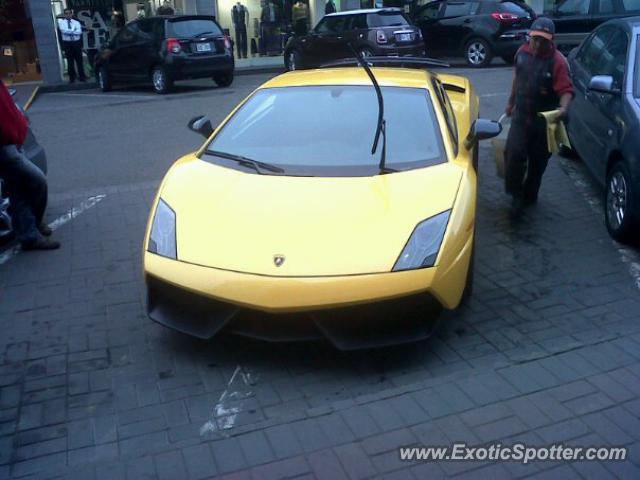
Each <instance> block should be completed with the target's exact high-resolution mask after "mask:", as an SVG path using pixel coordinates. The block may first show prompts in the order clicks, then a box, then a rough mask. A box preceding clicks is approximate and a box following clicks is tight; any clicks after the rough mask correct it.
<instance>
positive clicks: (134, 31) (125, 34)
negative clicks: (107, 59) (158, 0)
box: [115, 22, 139, 47]
mask: <svg viewBox="0 0 640 480" xmlns="http://www.w3.org/2000/svg"><path fill="white" fill-rule="evenodd" d="M138 31H139V30H138V22H133V23H128V24H127V25H125V26H124V28H123V29H122V30H121V31H120V33H118V35H117V36H116V38H115V44H116V47H122V46H123V45H130V44H132V43H133V42H135V41H136V39H137V38H138Z"/></svg>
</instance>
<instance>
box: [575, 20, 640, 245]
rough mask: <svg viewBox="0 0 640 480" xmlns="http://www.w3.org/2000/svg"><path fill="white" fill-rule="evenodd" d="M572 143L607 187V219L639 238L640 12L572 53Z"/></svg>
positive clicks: (622, 235) (618, 232) (615, 230)
mask: <svg viewBox="0 0 640 480" xmlns="http://www.w3.org/2000/svg"><path fill="white" fill-rule="evenodd" d="M569 65H570V67H571V75H572V78H573V83H574V87H575V90H576V92H575V97H574V99H573V101H572V102H571V105H570V107H569V122H568V124H567V131H568V134H569V140H570V142H571V146H572V147H573V148H574V149H575V151H576V152H577V153H578V154H579V155H580V157H581V158H582V160H583V161H584V163H585V164H586V165H587V167H588V168H589V170H591V172H592V173H593V175H594V176H595V178H596V180H597V181H598V182H600V183H601V184H603V185H604V186H605V223H606V225H607V229H608V230H609V233H610V234H611V236H612V237H613V238H615V239H616V240H619V241H627V240H631V239H632V237H634V236H635V238H636V239H640V141H639V140H638V139H639V138H640V16H638V17H631V18H626V19H619V20H611V21H609V22H607V23H604V24H603V25H601V26H600V27H599V28H597V29H596V30H595V31H594V32H593V33H592V34H591V35H590V36H589V37H587V39H586V40H585V41H584V42H583V43H582V45H580V48H578V49H576V50H574V51H572V52H571V54H570V55H569Z"/></svg>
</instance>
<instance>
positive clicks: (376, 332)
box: [144, 236, 473, 350]
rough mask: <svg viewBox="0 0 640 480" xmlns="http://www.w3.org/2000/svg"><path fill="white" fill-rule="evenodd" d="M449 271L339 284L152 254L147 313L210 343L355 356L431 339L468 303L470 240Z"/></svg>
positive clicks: (342, 279) (352, 278)
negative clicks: (296, 345) (274, 345)
mask: <svg viewBox="0 0 640 480" xmlns="http://www.w3.org/2000/svg"><path fill="white" fill-rule="evenodd" d="M463 244H464V247H463V248H462V250H461V251H459V252H458V254H457V255H456V258H455V260H454V261H452V262H450V263H449V264H448V265H446V266H438V267H433V268H424V269H419V270H409V271H402V272H389V273H379V274H367V275H346V276H335V277H270V276H265V275H254V274H247V273H239V272H232V271H226V270H219V269H215V268H209V267H203V266H200V265H193V264H188V263H184V262H179V261H174V260H171V259H167V258H164V257H161V256H158V255H155V254H152V253H149V252H145V254H144V258H145V274H146V283H147V295H148V303H147V313H148V315H149V317H150V318H151V319H152V320H154V321H156V322H158V323H161V324H162V325H165V326H167V327H170V328H173V329H175V330H178V331H181V332H183V333H187V334H189V335H193V336H196V337H199V338H204V339H208V338H211V337H213V336H214V335H215V334H216V333H218V332H220V331H226V332H231V333H237V334H241V335H246V336H251V337H256V338H261V339H265V340H280V341H290V340H307V339H314V338H322V337H324V338H327V339H329V340H330V341H331V342H332V343H333V344H334V345H335V346H336V347H337V348H340V349H343V350H348V349H354V348H367V347H372V346H383V345H389V344H399V343H404V342H409V341H416V340H420V339H424V338H426V337H428V336H429V335H430V334H431V332H432V330H433V326H434V323H435V319H436V317H437V315H438V313H439V312H440V310H442V308H443V307H444V308H446V309H452V308H455V307H456V306H457V305H458V304H459V302H460V298H461V296H462V290H463V289H464V285H465V279H466V275H467V270H468V268H469V261H470V257H471V249H472V245H473V241H472V237H471V236H470V237H469V238H468V240H467V241H466V242H463Z"/></svg>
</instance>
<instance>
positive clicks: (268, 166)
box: [207, 150, 284, 175]
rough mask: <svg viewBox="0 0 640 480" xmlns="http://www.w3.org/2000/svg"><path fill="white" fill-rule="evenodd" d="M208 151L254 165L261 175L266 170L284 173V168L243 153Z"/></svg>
mask: <svg viewBox="0 0 640 480" xmlns="http://www.w3.org/2000/svg"><path fill="white" fill-rule="evenodd" d="M207 153H210V154H212V155H216V156H218V157H222V158H226V159H228V160H234V161H236V162H238V163H239V164H241V165H245V166H248V167H252V168H253V169H254V170H255V171H256V172H258V173H259V174H260V175H263V174H264V170H266V171H269V172H274V173H284V168H280V167H276V166H275V165H271V164H269V163H265V162H259V161H258V160H252V159H251V158H247V157H243V156H241V155H234V154H233V153H227V152H218V151H215V150H207Z"/></svg>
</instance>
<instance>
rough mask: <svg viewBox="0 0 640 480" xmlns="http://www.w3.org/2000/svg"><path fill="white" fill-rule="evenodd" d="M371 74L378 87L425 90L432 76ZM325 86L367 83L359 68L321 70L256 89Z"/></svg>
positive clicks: (405, 71) (399, 71)
mask: <svg viewBox="0 0 640 480" xmlns="http://www.w3.org/2000/svg"><path fill="white" fill-rule="evenodd" d="M371 71H372V72H373V74H374V75H375V77H376V80H377V81H378V83H379V84H380V85H381V86H386V87H403V88H427V89H429V90H431V79H432V78H433V77H434V74H432V73H431V72H429V71H428V70H424V69H410V68H383V67H373V68H371ZM322 85H325V86H329V85H367V86H371V88H373V85H372V84H371V79H370V78H369V76H368V75H367V72H366V71H365V70H364V69H363V68H362V67H339V68H323V69H318V70H300V71H294V72H288V73H284V74H282V75H279V76H277V77H275V78H273V79H271V80H269V81H267V82H265V83H264V84H263V85H261V86H260V88H261V89H262V88H285V87H308V86H322Z"/></svg>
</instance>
